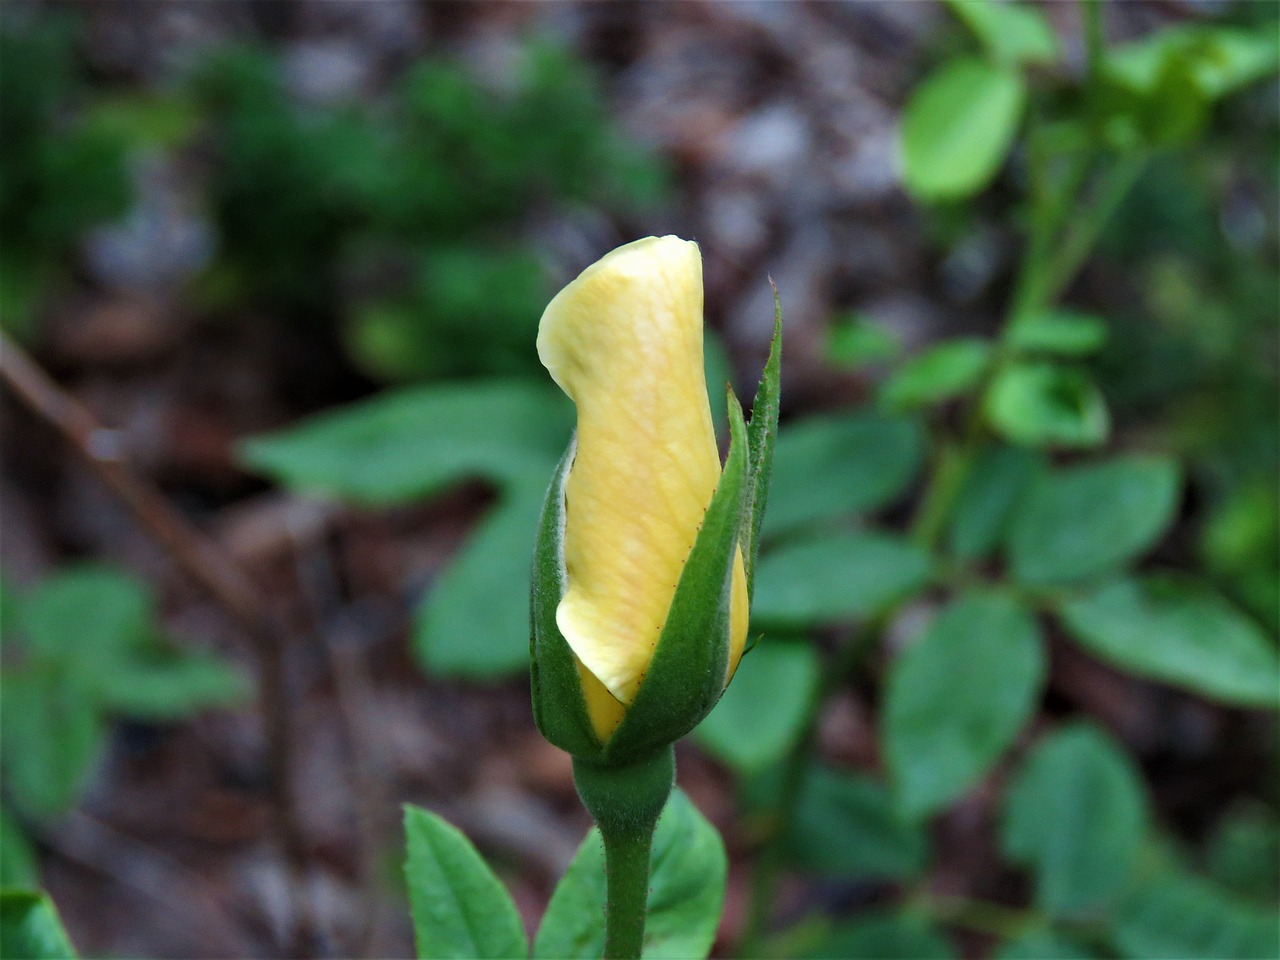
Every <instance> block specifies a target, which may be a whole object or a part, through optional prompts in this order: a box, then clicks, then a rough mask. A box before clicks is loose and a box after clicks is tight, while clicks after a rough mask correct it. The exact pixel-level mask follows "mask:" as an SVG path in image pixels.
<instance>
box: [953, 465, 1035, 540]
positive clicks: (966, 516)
mask: <svg viewBox="0 0 1280 960" xmlns="http://www.w3.org/2000/svg"><path fill="white" fill-rule="evenodd" d="M1045 466H1046V465H1045V460H1044V457H1043V456H1042V455H1041V454H1039V453H1037V452H1035V451H1032V450H1027V449H1025V448H1022V447H1005V446H994V447H989V448H988V449H986V450H984V451H983V452H982V453H980V454H979V455H978V457H977V459H976V460H975V461H974V462H973V465H972V466H971V467H970V468H969V472H968V474H967V475H966V477H965V479H964V482H963V483H962V484H961V486H960V492H959V493H958V494H957V495H956V502H955V506H954V507H952V510H951V529H950V533H949V536H948V542H949V547H950V551H951V553H952V554H953V555H954V556H956V557H957V558H959V559H961V560H975V559H977V558H978V557H981V556H984V555H986V554H987V553H989V552H990V551H991V550H993V549H994V548H995V546H996V544H997V543H999V542H1000V541H1001V540H1002V539H1003V538H1004V535H1005V531H1006V529H1007V528H1008V525H1009V520H1010V518H1011V517H1012V516H1013V513H1014V511H1015V510H1016V509H1017V506H1018V503H1019V502H1020V501H1021V499H1022V497H1023V496H1025V495H1026V492H1027V491H1028V490H1029V489H1030V488H1031V485H1032V484H1033V483H1034V482H1035V481H1036V478H1037V477H1039V476H1040V474H1041V473H1042V472H1043V471H1044V470H1045Z"/></svg>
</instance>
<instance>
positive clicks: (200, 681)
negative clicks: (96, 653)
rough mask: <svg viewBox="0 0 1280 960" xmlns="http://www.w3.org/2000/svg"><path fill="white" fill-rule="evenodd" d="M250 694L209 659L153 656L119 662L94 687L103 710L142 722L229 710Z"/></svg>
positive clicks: (242, 681)
mask: <svg viewBox="0 0 1280 960" xmlns="http://www.w3.org/2000/svg"><path fill="white" fill-rule="evenodd" d="M249 693H250V686H249V682H248V680H247V679H246V677H245V676H244V674H243V673H242V672H241V671H239V670H237V669H236V668H234V667H232V666H231V665H230V664H228V663H226V662H225V661H224V660H222V659H221V658H219V657H215V656H212V655H208V654H192V653H181V654H178V653H175V652H170V651H164V652H159V651H157V652H154V653H152V654H150V655H149V656H145V657H138V658H134V659H132V660H130V661H126V662H121V663H119V664H117V665H116V666H115V667H114V668H113V669H111V670H109V671H107V672H106V673H105V674H103V676H102V677H101V678H100V679H99V681H98V682H97V683H96V684H95V685H94V690H93V695H94V699H95V700H96V701H97V702H98V703H99V704H100V705H101V706H102V708H103V709H104V710H107V711H109V712H114V713H118V714H122V715H123V716H126V717H137V718H140V719H146V720H171V719H178V718H181V717H185V716H188V715H190V714H192V713H194V712H196V711H198V710H204V709H208V708H210V707H222V706H229V705H231V704H235V703H238V702H240V701H243V700H244V699H245V698H246V697H247V696H248V695H249Z"/></svg>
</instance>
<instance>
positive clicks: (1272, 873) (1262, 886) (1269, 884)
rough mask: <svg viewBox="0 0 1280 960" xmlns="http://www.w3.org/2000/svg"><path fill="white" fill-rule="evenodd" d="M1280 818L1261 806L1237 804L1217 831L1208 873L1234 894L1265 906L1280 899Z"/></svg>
mask: <svg viewBox="0 0 1280 960" xmlns="http://www.w3.org/2000/svg"><path fill="white" fill-rule="evenodd" d="M1278 863H1280V816H1278V815H1277V814H1276V812H1275V811H1273V810H1271V809H1270V808H1268V807H1267V806H1265V805H1264V804H1262V803H1260V802H1244V803H1239V804H1236V805H1234V806H1233V807H1232V809H1230V810H1228V811H1227V813H1226V815H1225V816H1224V817H1223V818H1222V820H1221V821H1220V822H1219V824H1218V827H1217V829H1216V830H1215V831H1214V835H1213V838H1212V840H1211V842H1210V844H1209V850H1208V864H1207V865H1208V871H1209V874H1210V875H1211V876H1212V877H1213V879H1214V880H1215V881H1217V882H1218V883H1220V884H1222V886H1223V887H1224V888H1226V889H1228V890H1230V891H1232V892H1234V893H1238V894H1240V895H1242V896H1245V897H1249V898H1251V899H1253V900H1257V901H1262V902H1273V901H1275V900H1278V899H1280V871H1277V869H1276V864H1278Z"/></svg>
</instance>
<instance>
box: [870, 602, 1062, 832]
mask: <svg viewBox="0 0 1280 960" xmlns="http://www.w3.org/2000/svg"><path fill="white" fill-rule="evenodd" d="M1044 674H1045V664H1044V653H1043V651H1042V649H1041V640H1040V636H1039V631H1038V630H1037V629H1036V624H1035V620H1034V619H1033V618H1032V617H1031V615H1030V614H1029V613H1028V612H1027V611H1026V610H1024V609H1022V608H1021V607H1020V606H1019V605H1018V604H1017V603H1016V602H1014V601H1013V600H1011V599H1009V598H1008V597H1005V596H1001V595H1000V594H994V593H990V594H983V593H971V594H967V595H961V596H960V597H959V598H958V599H956V600H954V601H952V603H951V604H950V605H949V606H948V607H947V608H946V609H945V610H944V611H943V612H942V613H940V614H939V615H938V617H937V618H936V619H935V620H934V621H933V623H931V624H930V625H929V627H928V628H927V629H926V630H925V631H924V633H923V634H922V635H921V636H920V637H919V638H918V639H917V640H916V641H915V643H914V644H913V645H912V646H911V647H910V648H908V649H907V650H906V651H905V652H903V653H902V654H901V655H899V657H898V659H897V661H896V662H895V663H894V664H893V667H892V669H891V670H890V672H889V676H888V681H887V700H886V705H885V714H884V723H883V736H884V742H885V750H886V754H887V759H888V762H889V769H890V772H891V773H892V777H893V781H894V785H895V788H896V793H897V800H898V802H899V804H901V806H902V809H903V810H904V811H905V812H906V813H907V814H908V815H910V816H916V817H919V816H922V815H924V814H928V813H932V812H934V811H936V810H939V809H941V808H943V807H945V806H947V805H949V804H950V803H951V802H952V801H954V800H955V799H956V798H957V797H958V796H959V795H960V794H961V793H962V792H963V791H964V790H965V789H966V788H968V787H969V786H971V785H972V784H973V783H974V782H976V781H977V780H978V778H980V777H981V776H982V775H983V774H984V773H986V771H987V770H988V769H989V768H990V767H991V765H992V764H994V763H995V761H996V760H998V759H999V757H1000V755H1001V754H1003V753H1004V751H1005V750H1007V749H1008V748H1009V746H1010V745H1011V744H1012V743H1013V740H1014V738H1015V737H1017V735H1018V733H1019V732H1020V731H1021V730H1022V728H1023V726H1024V725H1025V724H1026V722H1027V721H1028V720H1029V719H1030V717H1031V715H1032V713H1033V712H1034V710H1035V707H1036V705H1037V704H1038V702H1039V699H1040V688H1041V686H1042V684H1043V683H1044Z"/></svg>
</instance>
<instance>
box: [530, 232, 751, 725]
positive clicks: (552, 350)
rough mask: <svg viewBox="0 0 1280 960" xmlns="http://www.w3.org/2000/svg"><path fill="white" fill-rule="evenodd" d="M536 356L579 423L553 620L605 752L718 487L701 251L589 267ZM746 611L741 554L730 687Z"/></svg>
mask: <svg viewBox="0 0 1280 960" xmlns="http://www.w3.org/2000/svg"><path fill="white" fill-rule="evenodd" d="M538 355H539V357H540V358H541V359H542V362H543V364H544V365H545V366H546V368H547V369H548V370H549V371H550V373H551V376H552V377H553V378H554V379H555V381H556V383H557V384H559V385H560V387H561V389H563V390H564V392H565V393H566V394H568V395H569V397H570V398H571V399H572V400H573V402H574V403H575V405H576V406H577V409H578V430H577V445H576V452H575V454H574V457H573V461H572V465H571V466H570V468H569V473H568V476H567V478H566V480H565V483H564V529H563V546H562V549H563V562H564V572H565V591H564V594H563V597H562V598H561V600H560V603H559V605H558V607H557V608H556V616H555V620H556V625H557V627H558V628H559V631H560V633H561V634H562V635H563V637H564V640H565V642H566V643H567V644H568V645H569V647H570V648H571V649H572V651H573V655H574V657H575V659H576V666H577V670H578V674H579V678H580V681H581V685H582V693H583V697H584V699H585V702H586V707H587V711H588V713H589V715H590V718H591V723H592V726H593V727H594V729H595V733H596V736H597V737H598V738H599V739H600V741H601V742H605V741H607V740H608V739H609V737H610V735H611V734H612V733H613V731H614V730H615V729H616V727H617V726H618V724H619V723H620V722H621V720H622V718H623V716H624V715H625V713H626V708H627V706H628V705H629V704H631V702H632V701H633V700H634V699H635V697H636V694H637V691H638V690H639V689H640V686H641V685H642V684H643V682H644V679H645V675H646V671H647V670H648V668H649V665H650V661H651V660H652V658H653V655H654V651H655V649H656V648H657V645H658V641H659V638H660V636H661V634H662V630H663V626H664V624H665V623H666V620H667V613H668V609H669V608H670V606H671V601H672V597H673V595H674V594H675V591H676V585H677V583H678V582H679V580H680V575H681V572H682V570H683V568H684V565H685V561H686V560H687V559H688V557H689V552H690V550H691V548H692V547H693V544H694V541H695V540H696V538H697V536H698V532H699V530H700V528H701V524H702V519H703V515H704V514H705V513H706V510H707V506H708V504H709V503H710V502H711V498H712V495H713V494H714V493H715V491H716V486H717V483H718V482H719V480H720V458H719V454H718V452H717V448H716V440H715V432H714V430H713V429H712V423H711V408H710V404H709V402H708V398H707V385H706V380H705V375H704V372H703V357H702V259H701V256H700V254H699V251H698V246H697V244H695V243H692V242H689V241H685V240H681V239H679V238H678V237H648V238H646V239H644V240H637V241H635V242H634V243H629V244H627V245H625V246H623V247H619V248H618V249H616V250H614V251H613V252H612V253H609V254H608V255H606V256H605V257H603V258H602V259H601V260H599V261H597V262H596V263H595V264H593V265H591V266H590V267H588V268H587V269H586V270H584V271H583V272H582V274H581V275H579V276H578V278H577V279H576V280H574V281H573V282H572V283H570V284H569V285H568V286H567V287H565V288H564V289H563V290H562V291H561V292H560V293H559V294H558V295H557V296H556V297H555V299H554V300H552V301H551V303H550V304H549V305H548V306H547V309H546V311H545V312H544V313H543V315H542V320H541V323H540V325H539V329H538ZM747 607H748V599H747V579H746V572H745V568H744V564H743V555H742V549H741V547H740V546H739V547H737V548H735V556H734V560H733V571H732V585H731V594H730V624H729V637H728V642H729V650H728V668H727V671H726V674H725V677H724V678H723V681H722V682H723V683H727V682H728V680H729V678H730V677H732V675H733V672H734V669H735V668H736V667H737V663H738V660H739V658H740V657H741V655H742V649H743V645H744V642H745V640H746V633H747ZM707 642H708V643H712V642H716V640H715V638H711V637H708V638H707Z"/></svg>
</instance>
